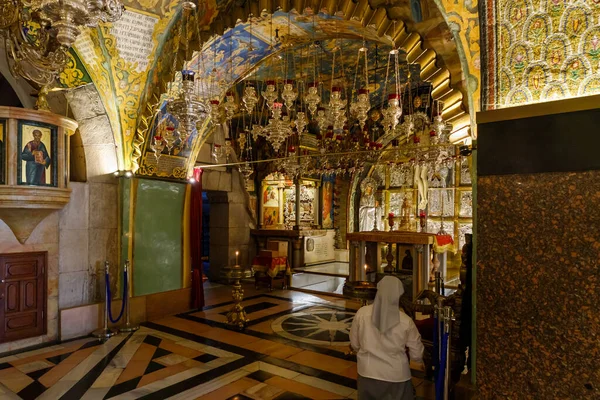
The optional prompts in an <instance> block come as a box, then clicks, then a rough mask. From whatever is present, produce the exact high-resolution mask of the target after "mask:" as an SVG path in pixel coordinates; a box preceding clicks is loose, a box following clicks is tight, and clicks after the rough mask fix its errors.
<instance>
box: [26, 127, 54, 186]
mask: <svg viewBox="0 0 600 400" xmlns="http://www.w3.org/2000/svg"><path fill="white" fill-rule="evenodd" d="M24 143H25V144H24ZM18 144H19V148H20V149H21V152H20V154H19V162H18V167H17V168H18V174H17V175H18V176H17V182H18V183H19V184H20V185H36V186H56V167H55V164H56V160H54V159H53V158H54V157H53V155H54V150H55V149H54V147H55V146H56V129H54V128H51V127H49V126H45V125H41V124H37V123H36V124H33V123H27V122H20V123H19V136H18Z"/></svg>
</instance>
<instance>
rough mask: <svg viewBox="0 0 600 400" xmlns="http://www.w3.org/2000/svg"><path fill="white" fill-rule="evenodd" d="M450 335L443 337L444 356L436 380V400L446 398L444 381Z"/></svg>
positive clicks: (441, 358) (446, 334)
mask: <svg viewBox="0 0 600 400" xmlns="http://www.w3.org/2000/svg"><path fill="white" fill-rule="evenodd" d="M448 338H449V334H448V333H444V335H443V336H442V356H441V357H440V367H439V369H438V373H437V377H436V380H435V399H436V400H442V399H443V398H444V380H445V377H446V376H445V375H446V353H447V350H448Z"/></svg>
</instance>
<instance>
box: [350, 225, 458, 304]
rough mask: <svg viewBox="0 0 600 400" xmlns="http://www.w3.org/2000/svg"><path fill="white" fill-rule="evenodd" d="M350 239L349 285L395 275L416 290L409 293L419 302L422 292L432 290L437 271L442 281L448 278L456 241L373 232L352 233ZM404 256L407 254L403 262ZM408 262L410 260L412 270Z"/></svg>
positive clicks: (425, 236) (426, 234)
mask: <svg viewBox="0 0 600 400" xmlns="http://www.w3.org/2000/svg"><path fill="white" fill-rule="evenodd" d="M346 238H347V239H348V241H349V242H350V275H349V277H348V282H368V281H375V280H377V278H382V277H383V276H384V275H395V276H397V277H398V278H399V279H400V280H402V281H403V283H405V286H407V289H409V288H410V287H412V291H410V293H409V291H408V290H407V291H406V293H407V294H408V295H409V296H410V297H411V298H412V299H416V298H417V295H418V294H419V293H420V292H421V291H423V290H426V289H428V288H429V284H430V282H431V281H432V277H433V275H434V272H435V271H439V272H440V275H441V277H442V280H444V279H445V278H446V274H447V257H446V250H447V249H448V241H449V240H450V241H451V240H452V238H451V237H450V236H449V235H436V234H432V233H424V232H404V231H392V232H383V231H371V232H354V233H348V234H347V235H346ZM403 252H404V253H403ZM401 254H405V256H404V257H403V258H402V260H401ZM384 255H385V256H384ZM407 260H410V264H409V266H410V269H409V268H408V266H407V265H406V264H407V263H406V261H407ZM373 274H375V275H373Z"/></svg>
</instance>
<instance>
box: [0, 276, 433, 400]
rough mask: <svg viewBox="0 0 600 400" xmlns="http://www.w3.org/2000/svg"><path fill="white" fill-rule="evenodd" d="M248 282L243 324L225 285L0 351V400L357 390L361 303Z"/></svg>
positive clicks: (423, 384) (315, 395) (419, 389)
mask: <svg viewBox="0 0 600 400" xmlns="http://www.w3.org/2000/svg"><path fill="white" fill-rule="evenodd" d="M245 290H246V293H248V294H249V296H248V297H246V299H245V301H244V303H243V304H244V307H245V309H246V311H247V314H248V317H249V318H250V320H251V321H250V323H249V325H248V327H247V329H246V330H245V331H243V332H238V331H233V330H230V329H228V328H227V325H226V324H225V322H226V317H225V315H226V314H227V311H228V310H229V308H230V307H231V304H232V302H231V301H223V302H220V303H219V301H220V300H223V299H227V298H228V297H229V293H230V289H229V288H228V287H226V286H223V287H215V288H214V289H211V290H209V291H207V292H206V294H205V295H206V300H207V304H209V305H208V306H207V307H205V308H204V309H203V310H202V311H193V312H189V313H184V314H179V315H175V316H171V317H167V318H163V319H160V320H156V321H152V322H148V323H145V324H143V326H142V327H141V328H140V330H138V331H137V332H134V333H132V334H120V335H118V336H115V337H113V338H110V339H109V340H108V341H106V342H105V343H101V342H99V341H97V340H95V339H93V338H84V339H79V340H74V341H70V342H66V343H62V344H59V345H54V346H49V347H44V348H40V349H36V350H33V351H27V352H24V353H20V354H15V355H12V356H9V357H3V358H0V398H1V399H36V398H37V399H52V400H54V399H157V400H158V399H167V398H170V399H278V400H284V399H344V398H356V358H355V356H352V355H349V354H347V350H348V348H347V346H345V343H347V340H348V338H347V329H348V327H349V324H351V323H352V322H351V321H352V318H353V316H354V313H355V311H356V309H357V308H358V307H359V304H358V303H353V302H350V301H346V300H343V299H338V298H328V297H325V296H313V295H309V294H304V293H299V292H293V291H274V292H272V293H269V294H265V293H264V292H263V293H261V292H256V291H255V290H253V289H251V288H248V289H245ZM252 293H256V294H254V295H252ZM229 298H230V297H229ZM413 376H416V377H415V378H413V385H414V386H415V391H416V394H417V398H423V399H432V398H433V385H432V383H431V382H430V381H428V380H426V379H424V378H423V376H422V375H419V373H418V372H416V371H415V372H414V373H413Z"/></svg>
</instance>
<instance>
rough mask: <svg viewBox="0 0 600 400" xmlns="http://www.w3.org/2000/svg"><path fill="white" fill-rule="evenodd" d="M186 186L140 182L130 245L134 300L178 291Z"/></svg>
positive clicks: (142, 180) (148, 181)
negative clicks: (139, 297)
mask: <svg viewBox="0 0 600 400" xmlns="http://www.w3.org/2000/svg"><path fill="white" fill-rule="evenodd" d="M184 202H185V184H181V183H172V182H162V181H154V180H145V179H140V180H139V183H138V188H137V200H136V209H135V223H134V226H135V231H134V243H133V248H134V250H133V260H134V267H133V271H134V273H133V290H134V295H135V296H141V295H146V294H150V293H158V292H165V291H168V290H175V289H181V287H182V286H181V281H182V275H181V274H182V262H183V260H182V258H183V225H182V221H183V207H184Z"/></svg>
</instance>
